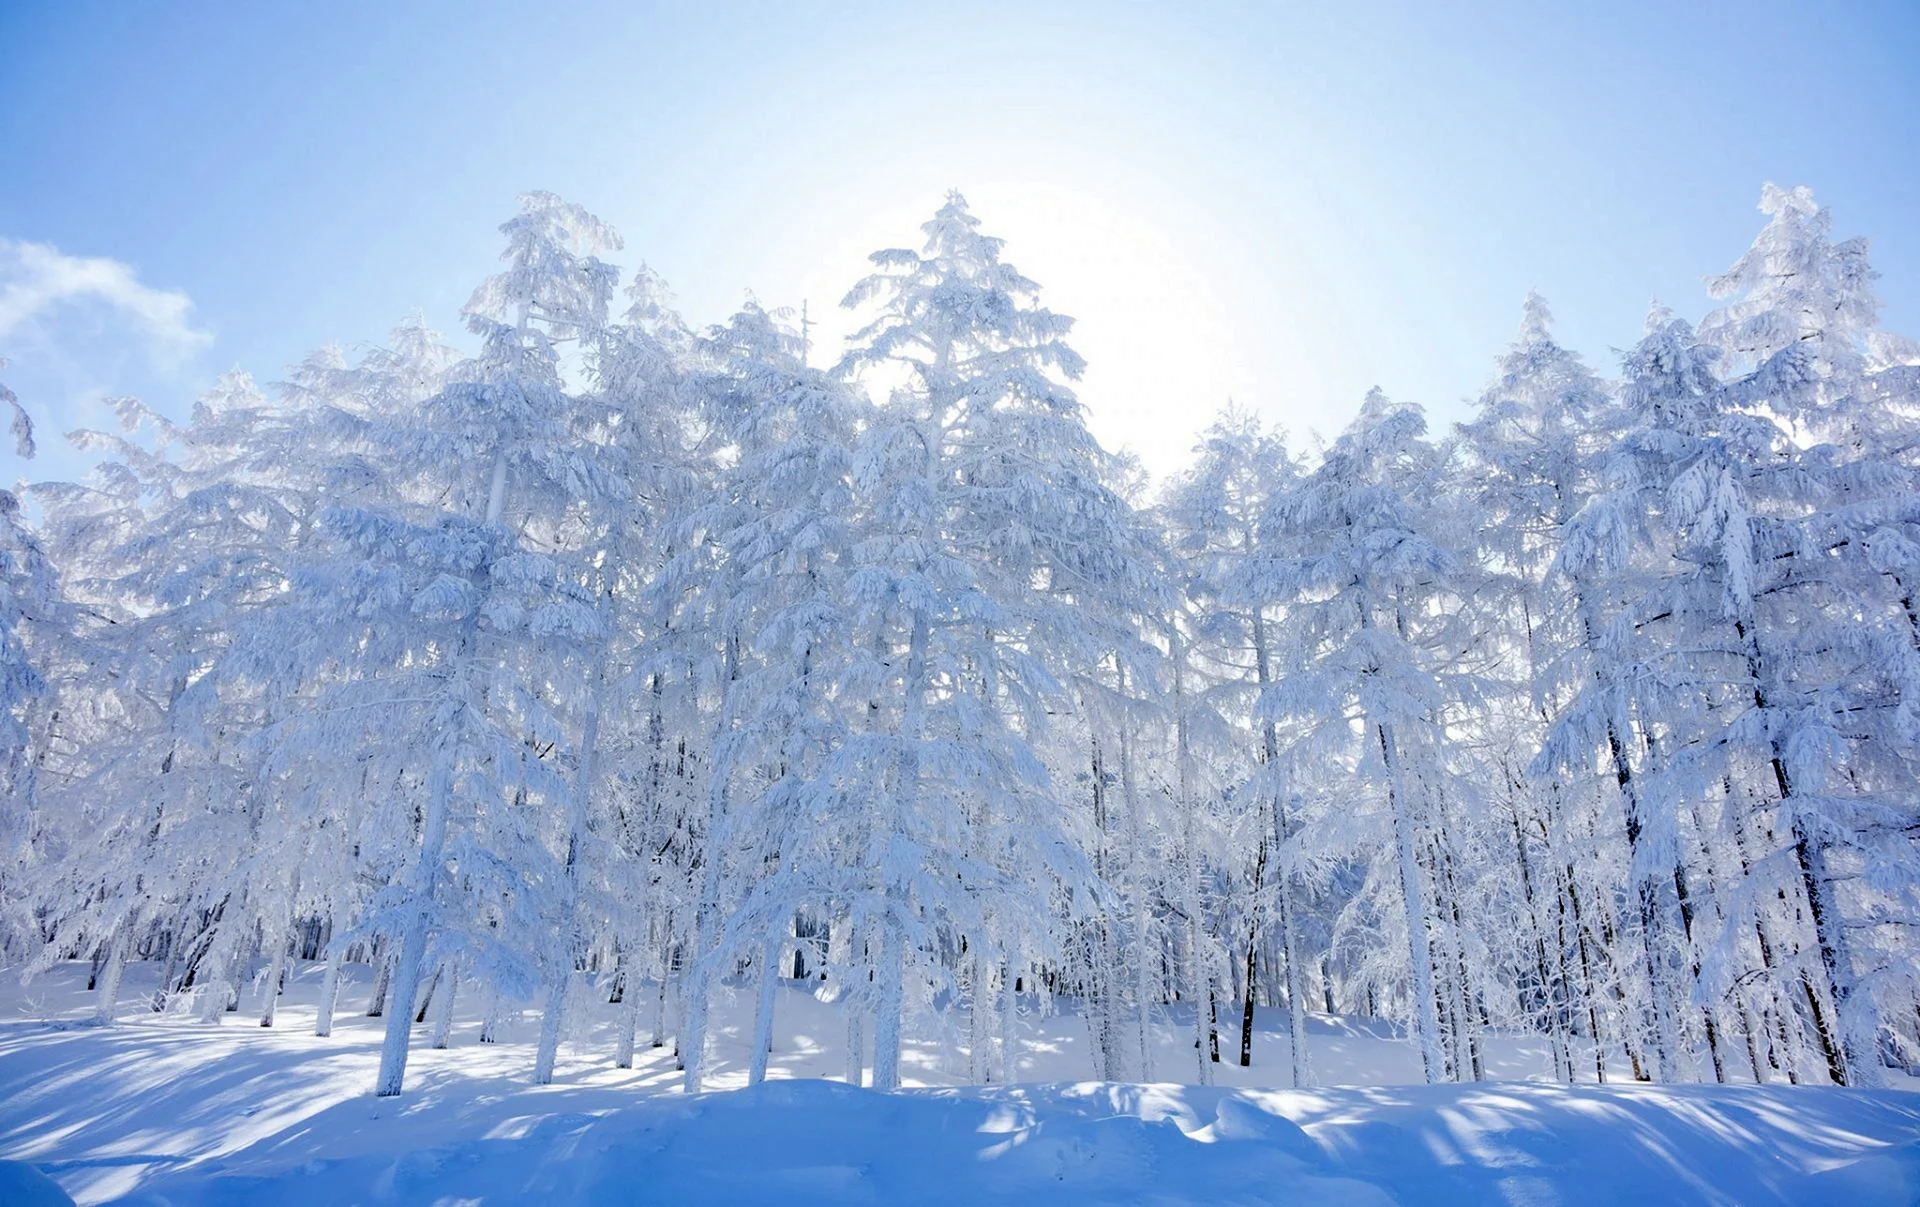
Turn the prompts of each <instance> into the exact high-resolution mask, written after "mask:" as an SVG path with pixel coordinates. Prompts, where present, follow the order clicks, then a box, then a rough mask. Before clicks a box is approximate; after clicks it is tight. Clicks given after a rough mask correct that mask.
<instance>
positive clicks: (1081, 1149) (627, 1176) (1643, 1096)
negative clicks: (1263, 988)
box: [125, 1081, 1920, 1207]
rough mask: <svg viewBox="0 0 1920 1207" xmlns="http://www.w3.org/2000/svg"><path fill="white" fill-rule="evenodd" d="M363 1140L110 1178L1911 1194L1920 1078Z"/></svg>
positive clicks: (356, 1187) (1027, 1196)
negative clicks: (1909, 1083)
mask: <svg viewBox="0 0 1920 1207" xmlns="http://www.w3.org/2000/svg"><path fill="white" fill-rule="evenodd" d="M337 1109H357V1110H359V1111H360V1112H362V1113H365V1112H369V1111H372V1110H374V1109H376V1108H373V1107H369V1106H366V1105H361V1106H359V1107H357V1108H348V1107H346V1106H345V1104H343V1105H342V1107H341V1108H337ZM367 1126H368V1127H369V1128H372V1129H391V1138H392V1139H394V1140H402V1139H403V1138H404V1136H405V1133H406V1131H407V1128H406V1126H405V1118H404V1116H402V1117H399V1118H395V1119H393V1120H391V1121H390V1122H387V1123H383V1122H379V1121H372V1120H369V1121H368V1123H367ZM375 1147H377V1148H385V1149H388V1151H381V1152H370V1153H364V1154H362V1155H358V1156H353V1157H346V1158H340V1159H334V1160H327V1159H318V1160H310V1161H306V1162H304V1163H301V1164H297V1165H290V1166H287V1167H284V1168H279V1169H255V1170H248V1169H247V1168H246V1167H247V1166H249V1165H250V1164H252V1163H251V1162H249V1161H248V1159H247V1155H246V1154H245V1153H244V1152H243V1153H239V1154H235V1157H234V1158H233V1159H230V1160H229V1161H227V1162H216V1163H212V1165H213V1166H214V1167H213V1168H209V1167H207V1166H200V1167H196V1168H192V1169H188V1170H182V1171H179V1172H177V1173H173V1174H163V1175H161V1176H160V1177H158V1178H156V1179H155V1180H154V1181H153V1182H151V1183H150V1184H148V1185H147V1186H144V1187H143V1188H142V1189H141V1190H140V1191H139V1192H137V1193H136V1194H135V1195H134V1196H132V1197H131V1198H130V1199H127V1200H125V1201H127V1202H132V1203H149V1204H155V1205H159V1204H169V1205H171V1207H189V1205H200V1204H205V1205H213V1204H254V1203H275V1204H341V1203H368V1204H374V1203H474V1204H489V1205H495V1204H522V1203H524V1204H575V1203H577V1204H594V1205H596V1207H598V1205H603V1204H622V1203H689V1204H690V1203H713V1204H749V1203H751V1204H763V1203H780V1204H783V1205H791V1204H802V1203H848V1204H858V1203H966V1204H979V1203H989V1202H1011V1201H1016V1200H1020V1201H1030V1202H1042V1201H1043V1202H1047V1203H1049V1204H1052V1205H1053V1207H1074V1205H1079V1204H1094V1203H1128V1204H1187V1203H1191V1204H1254V1203H1286V1204H1301V1205H1305V1204H1389V1203H1404V1204H1416V1203H1432V1204H1441V1203H1525V1204H1578V1203H1594V1204H1616V1203H1653V1202H1660V1203H1701V1204H1763V1203H1806V1204H1833V1203H1844V1204H1847V1205H1848V1207H1872V1205H1875V1204H1889V1205H1893V1204H1911V1203H1914V1202H1917V1201H1920V1098H1916V1096H1914V1095H1912V1094H1908V1093H1897V1092H1889V1093H1883V1094H1862V1093H1850V1092H1846V1091H1830V1090H1818V1089H1779V1088H1752V1089H1726V1088H1721V1089H1707V1088H1703V1087H1689V1088H1651V1087H1609V1088H1600V1087H1585V1088H1569V1087H1560V1086H1550V1085H1501V1086H1474V1087H1459V1086H1436V1087H1413V1088H1396V1089H1348V1090H1325V1091H1299V1092H1294V1091H1284V1092H1261V1091H1251V1090H1222V1089H1196V1088H1193V1087H1185V1086H1129V1085H1106V1084H1083V1085H1073V1086H1031V1087H1020V1088H1013V1087H1009V1088H1005V1089H988V1090H919V1091H907V1092H903V1093H898V1094H879V1093H875V1092H872V1091H869V1090H862V1089H855V1088H852V1087H849V1086H845V1085H838V1084H834V1083H831V1082H823V1081H788V1082H776V1083H769V1084H766V1085H763V1086H760V1087H758V1088H755V1089H751V1090H737V1091H729V1092H724V1093H717V1094H707V1095H701V1096H696V1097H691V1098H680V1097H660V1098H656V1099H652V1100H647V1101H641V1102H639V1103H636V1104H635V1105H633V1106H629V1107H624V1108H621V1109H618V1110H614V1111H611V1112H607V1113H604V1114H599V1115H581V1114H552V1115H547V1116H543V1117H536V1116H530V1117H526V1118H523V1119H520V1120H517V1121H514V1122H513V1123H511V1124H508V1125H503V1126H499V1127H496V1128H494V1129H493V1131H492V1133H491V1134H489V1135H486V1136H484V1137H482V1138H478V1139H470V1140H462V1141H458V1142H455V1143H449V1144H443V1145H439V1146H435V1147H428V1148H422V1149H418V1150H413V1151H393V1150H392V1148H391V1146H390V1145H375ZM221 1166H225V1167H226V1168H221ZM1042 1195H1044V1196H1045V1197H1044V1198H1042V1197H1040V1196H1042Z"/></svg>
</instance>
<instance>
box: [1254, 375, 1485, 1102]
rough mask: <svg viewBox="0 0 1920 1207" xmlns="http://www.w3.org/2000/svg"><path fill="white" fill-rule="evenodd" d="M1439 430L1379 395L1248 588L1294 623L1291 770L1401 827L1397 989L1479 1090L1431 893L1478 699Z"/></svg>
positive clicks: (1379, 888)
mask: <svg viewBox="0 0 1920 1207" xmlns="http://www.w3.org/2000/svg"><path fill="white" fill-rule="evenodd" d="M1425 429H1426V421H1425V419H1424V417H1423V416H1422V414H1421V412H1420V410H1419V408H1417V407H1413V406H1408V405H1403V404H1396V403H1392V402H1390V401H1388V399H1387V398H1386V396H1385V395H1383V394H1381V393H1380V392H1379V391H1378V390H1375V391H1374V392H1372V393H1371V394H1369V395H1368V397H1367V401H1366V404H1365V405H1364V406H1363V407H1362V409H1361V412H1360V415H1359V417H1358V418H1357V419H1356V420H1355V421H1354V422H1353V424H1352V425H1351V426H1350V427H1349V428H1348V429H1347V431H1346V432H1345V433H1343V434H1342V435H1341V437H1340V438H1339V440H1337V441H1336V442H1335V443H1334V445H1333V447H1332V448H1330V449H1329V450H1328V451H1327V454H1326V456H1325V457H1324V459H1323V460H1322V461H1321V463H1320V465H1319V466H1318V467H1316V468H1315V469H1314V470H1313V471H1312V472H1311V473H1309V474H1307V475H1306V476H1305V477H1304V478H1303V479H1302V480H1301V481H1300V483H1299V484H1298V485H1297V486H1296V487H1295V488H1293V489H1291V490H1288V491H1286V492H1284V493H1283V494H1281V495H1280V496H1279V497H1278V498H1276V499H1274V500H1272V502H1271V503H1270V505H1269V507H1268V511H1267V514H1266V515H1265V517H1263V521H1262V524H1261V530H1260V531H1261V549H1260V553H1259V556H1258V561H1257V565H1256V566H1253V567H1249V573H1248V575H1247V578H1246V582H1245V586H1244V587H1243V588H1242V589H1243V590H1245V591H1247V592H1248V593H1249V594H1250V595H1251V594H1253V593H1254V592H1257V593H1258V596H1259V597H1260V598H1263V599H1268V600H1284V601H1286V606H1287V609H1288V620H1289V624H1288V628H1289V630H1290V632H1289V636H1288V641H1287V650H1286V654H1285V661H1284V663H1283V667H1282V670H1281V672H1280V674H1279V675H1278V676H1276V678H1277V682H1276V683H1275V684H1274V685H1273V686H1271V687H1270V688H1269V689H1268V690H1267V691H1266V692H1265V693H1264V695H1263V698H1262V701H1261V705H1260V715H1261V716H1271V717H1273V718H1274V719H1276V720H1277V721H1279V722H1281V723H1282V724H1283V725H1287V726H1288V727H1289V728H1290V729H1291V730H1292V731H1293V741H1292V743H1291V744H1290V746H1289V748H1288V749H1287V751H1286V752H1285V754H1286V756H1287V758H1286V764H1285V766H1286V768H1287V773H1288V774H1289V775H1290V776H1291V777H1293V778H1295V779H1297V780H1299V781H1301V782H1310V779H1311V776H1312V773H1313V771H1314V769H1315V768H1316V767H1318V768H1325V767H1329V766H1339V767H1341V768H1343V769H1348V774H1350V775H1351V776H1352V779H1351V780H1350V781H1347V785H1346V787H1345V789H1344V793H1343V798H1342V801H1341V807H1340V810H1339V816H1341V817H1342V818H1344V819H1346V821H1345V822H1344V823H1343V824H1348V825H1352V824H1356V823H1358V822H1360V821H1362V820H1363V819H1367V818H1378V819H1379V820H1380V822H1381V824H1383V825H1384V826H1386V827H1387V834H1388V835H1390V839H1389V841H1388V842H1387V843H1386V844H1383V847H1382V849H1381V854H1380V856H1379V857H1377V858H1375V859H1374V860H1373V863H1372V867H1371V871H1370V877H1369V892H1370V893H1371V894H1372V895H1375V896H1378V897H1380V898H1381V899H1384V900H1389V901H1396V904H1397V907H1398V908H1397V909H1396V910H1393V911H1390V912H1387V913H1385V914H1383V915H1382V917H1383V919H1386V920H1390V921H1391V922H1392V923H1393V930H1394V931H1397V932H1398V938H1399V940H1400V948H1399V951H1398V953H1397V956H1399V957H1404V962H1400V960H1399V959H1397V958H1396V959H1395V960H1394V961H1393V963H1392V965H1391V967H1393V968H1394V969H1395V971H1396V972H1397V973H1398V974H1399V975H1397V976H1395V977H1394V978H1393V979H1394V981H1395V982H1396V983H1395V984H1393V985H1391V986H1390V988H1392V989H1393V990H1394V991H1395V992H1396V993H1397V995H1398V996H1399V998H1400V1001H1401V1004H1402V1005H1401V1008H1402V1009H1403V1010H1404V1013H1405V1016H1406V1017H1408V1018H1410V1019H1412V1022H1413V1026H1412V1033H1413V1037H1414V1039H1415V1042H1416V1044H1417V1045H1418V1049H1419V1052H1420V1057H1421V1065H1422V1068H1423V1070H1424V1072H1425V1075H1426V1077H1427V1079H1428V1080H1429V1081H1437V1080H1440V1079H1441V1078H1443V1077H1445V1076H1447V1075H1448V1073H1449V1071H1452V1072H1454V1073H1455V1074H1456V1075H1459V1076H1462V1077H1464V1076H1465V1071H1464V1066H1465V1062H1464V1060H1463V1059H1462V1056H1463V1054H1464V1052H1465V1051H1466V1050H1467V1049H1468V1048H1469V1046H1470V1043H1471V1031H1472V1027H1473V1024H1472V1020H1471V1019H1470V1017H1468V1014H1469V1003H1467V1002H1465V1001H1464V1000H1462V999H1463V998H1464V997H1465V996H1466V986H1464V985H1462V984H1459V983H1458V981H1459V979H1460V977H1461V976H1462V975H1463V973H1464V969H1462V968H1461V967H1460V964H1461V962H1462V960H1461V953H1460V952H1459V951H1458V950H1454V949H1453V945H1452V944H1450V943H1449V942H1447V941H1445V939H1444V935H1443V928H1442V926H1441V925H1440V918H1439V914H1438V911H1437V909H1436V901H1435V891H1436V884H1437V883H1440V878H1441V877H1442V875H1443V868H1442V867H1441V866H1440V863H1441V861H1442V860H1444V859H1446V858H1449V857H1450V854H1451V853H1450V852H1449V851H1448V850H1447V849H1446V846H1445V830H1444V824H1443V822H1444V818H1443V814H1444V810H1445V803H1446V798H1447V797H1448V796H1449V795H1451V794H1452V793H1454V792H1455V790H1456V789H1455V785H1454V782H1453V774H1452V773H1453V770H1454V768H1453V764H1452V762H1451V754H1450V751H1449V745H1450V739H1449V736H1448V730H1449V720H1450V713H1453V712H1455V711H1456V710H1458V709H1459V708H1460V707H1461V706H1462V705H1463V704H1464V705H1469V706H1470V705H1472V704H1473V703H1474V702H1475V698H1476V694H1477V684H1476V683H1475V682H1474V680H1473V679H1472V677H1471V676H1469V675H1467V674H1465V673H1464V672H1463V670H1462V669H1461V668H1460V667H1459V666H1458V665H1457V664H1456V663H1455V661H1454V657H1453V655H1454V651H1455V650H1457V649H1458V648H1459V645H1460V644H1461V642H1460V634H1459V633H1458V632H1457V629H1458V626H1457V624H1456V623H1455V620H1456V616H1457V604H1456V602H1455V600H1456V599H1457V595H1456V592H1457V590H1458V585H1457V584H1458V581H1459V578H1460V576H1461V574H1462V573H1463V568H1462V566H1461V564H1460V561H1459V559H1458V557H1457V554H1456V552H1455V550H1454V540H1453V535H1452V534H1451V533H1450V532H1449V531H1448V529H1447V517H1446V514H1445V511H1444V507H1443V499H1442V497H1441V492H1440V477H1441V473H1442V470H1443V466H1444V460H1443V458H1442V455H1441V452H1440V450H1438V449H1437V448H1435V447H1434V446H1433V445H1432V444H1430V443H1428V442H1427V440H1426V439H1425ZM1321 782H1322V783H1323V784H1325V783H1326V782H1327V781H1326V778H1325V777H1324V776H1322V778H1321ZM1357 797H1358V798H1360V799H1358V800H1357V799H1356V798H1357ZM1362 800H1364V801H1366V802H1367V803H1372V804H1375V805H1376V806H1377V812H1376V811H1370V810H1368V809H1366V808H1365V807H1364V805H1362V803H1361V802H1362ZM1396 899H1397V900H1396ZM1392 933H1393V932H1389V934H1392ZM1442 962H1443V963H1442ZM1436 963H1442V966H1441V967H1440V968H1439V969H1438V970H1437V969H1436ZM1383 987H1388V986H1383ZM1443 1020H1444V1023H1443Z"/></svg>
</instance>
